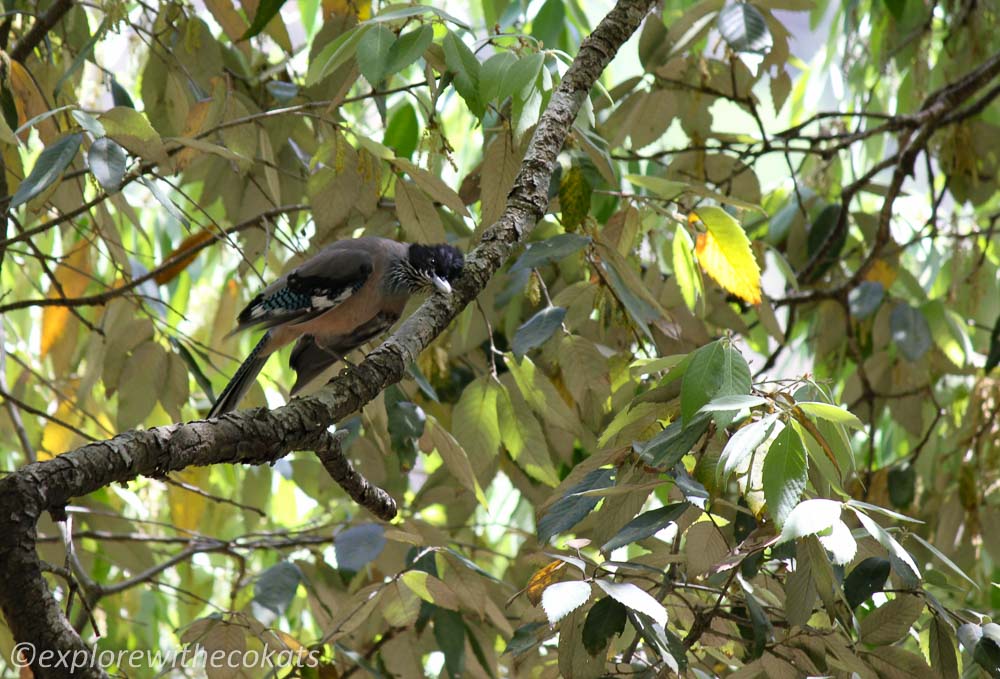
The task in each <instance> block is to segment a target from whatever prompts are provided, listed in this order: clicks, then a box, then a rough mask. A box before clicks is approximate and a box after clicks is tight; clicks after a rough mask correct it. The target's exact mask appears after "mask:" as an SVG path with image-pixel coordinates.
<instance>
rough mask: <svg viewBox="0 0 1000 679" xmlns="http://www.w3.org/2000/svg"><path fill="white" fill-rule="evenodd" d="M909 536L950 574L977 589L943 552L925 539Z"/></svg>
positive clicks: (977, 586) (971, 580) (973, 581)
mask: <svg viewBox="0 0 1000 679" xmlns="http://www.w3.org/2000/svg"><path fill="white" fill-rule="evenodd" d="M909 535H910V537H911V538H913V539H914V540H916V541H917V542H919V543H920V544H922V545H923V546H924V547H925V548H927V551H928V552H930V553H931V554H933V555H934V557H935V558H936V559H937V560H938V561H940V562H941V563H943V564H944V565H945V566H946V567H947V568H948V570H950V571H951V572H952V573H954V574H955V575H957V576H959V577H960V578H962V579H963V580H965V581H966V582H967V583H969V584H970V585H972V586H973V587H975V588H976V589H979V585H978V584H977V583H976V581H975V580H973V579H972V578H970V577H969V576H968V575H966V574H965V571H963V570H962V569H961V568H959V566H958V564H956V563H955V562H954V561H952V560H951V559H949V558H948V557H947V556H945V554H944V552H942V551H941V550H940V549H938V548H937V547H935V546H934V545H932V544H931V543H930V542H928V541H927V540H926V539H924V538H922V537H920V536H919V535H918V534H916V533H912V532H911V533H910V534H909Z"/></svg>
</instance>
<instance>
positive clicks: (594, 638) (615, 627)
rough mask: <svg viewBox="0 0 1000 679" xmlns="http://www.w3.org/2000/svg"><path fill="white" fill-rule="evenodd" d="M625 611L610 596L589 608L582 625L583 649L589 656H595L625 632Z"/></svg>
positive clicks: (623, 607)
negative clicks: (613, 638) (612, 639)
mask: <svg viewBox="0 0 1000 679" xmlns="http://www.w3.org/2000/svg"><path fill="white" fill-rule="evenodd" d="M625 613H626V609H625V606H623V605H622V604H621V603H619V602H617V601H615V600H614V599H612V598H611V597H610V596H606V597H603V598H602V599H600V600H599V601H598V602H597V603H596V604H594V605H593V607H591V609H590V611H589V612H588V613H587V620H586V621H585V622H584V623H583V647H584V648H586V649H587V652H588V653H590V655H597V654H598V653H600V652H601V651H603V650H604V649H605V648H607V646H608V643H609V642H610V641H611V637H613V636H615V635H618V636H621V634H622V632H624V631H625V617H626V615H625Z"/></svg>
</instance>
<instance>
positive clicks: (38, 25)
mask: <svg viewBox="0 0 1000 679" xmlns="http://www.w3.org/2000/svg"><path fill="white" fill-rule="evenodd" d="M72 7H73V0H56V1H55V2H54V3H53V4H52V6H51V7H49V9H48V10H47V11H46V12H45V14H43V15H42V16H40V17H38V19H37V20H36V21H35V23H34V25H33V26H32V27H31V30H29V31H28V32H27V33H25V34H24V37H23V38H21V39H20V40H18V41H17V44H16V45H14V47H13V48H11V50H10V58H11V59H13V60H14V61H24V59H25V58H26V57H27V56H28V55H29V54H31V51H32V50H33V49H35V46H36V45H38V43H40V42H41V41H42V40H44V39H45V34H46V33H48V32H49V31H50V30H52V27H53V26H55V25H56V24H57V23H59V20H60V19H62V18H63V16H65V14H66V12H68V11H70V9H72Z"/></svg>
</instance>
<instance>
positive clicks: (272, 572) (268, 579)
mask: <svg viewBox="0 0 1000 679" xmlns="http://www.w3.org/2000/svg"><path fill="white" fill-rule="evenodd" d="M301 582H302V571H301V570H299V567H298V566H296V565H295V564H293V563H291V562H289V561H281V562H279V563H276V564H275V565H273V566H271V567H270V568H268V569H267V570H266V571H264V572H263V573H261V574H260V577H259V578H257V582H256V583H254V588H253V602H254V603H255V604H256V605H258V606H261V607H263V608H265V609H267V610H269V611H271V612H272V613H273V614H274V615H276V616H277V615H282V614H283V613H284V612H285V611H286V610H287V609H288V605H289V604H291V603H292V599H294V598H295V593H296V592H297V591H298V589H299V583H301Z"/></svg>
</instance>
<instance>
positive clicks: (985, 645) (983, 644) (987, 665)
mask: <svg viewBox="0 0 1000 679" xmlns="http://www.w3.org/2000/svg"><path fill="white" fill-rule="evenodd" d="M972 659H973V660H975V661H976V663H978V664H979V666H980V667H982V668H983V669H984V670H986V672H987V673H988V674H989V675H990V677H992V679H1000V643H997V642H996V641H994V640H993V639H990V638H988V637H985V636H984V637H983V638H982V639H980V640H979V643H978V644H976V648H975V650H974V651H973V652H972Z"/></svg>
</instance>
